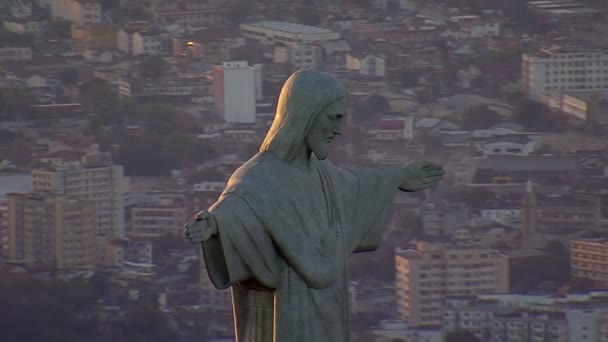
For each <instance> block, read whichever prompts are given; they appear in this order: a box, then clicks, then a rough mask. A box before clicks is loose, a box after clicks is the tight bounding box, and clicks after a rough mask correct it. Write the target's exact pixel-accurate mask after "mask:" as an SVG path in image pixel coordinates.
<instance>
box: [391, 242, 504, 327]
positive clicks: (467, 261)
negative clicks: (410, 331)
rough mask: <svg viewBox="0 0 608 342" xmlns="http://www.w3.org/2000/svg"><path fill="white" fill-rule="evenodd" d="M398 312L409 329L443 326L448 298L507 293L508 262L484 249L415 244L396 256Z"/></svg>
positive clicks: (496, 252) (499, 254)
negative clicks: (445, 304)
mask: <svg viewBox="0 0 608 342" xmlns="http://www.w3.org/2000/svg"><path fill="white" fill-rule="evenodd" d="M395 265H396V272H397V274H396V287H397V305H398V307H397V309H398V311H399V313H400V314H401V316H402V318H403V320H405V321H406V322H407V324H408V325H409V326H410V327H418V326H437V325H440V324H441V323H442V319H443V309H444V301H445V299H446V298H447V296H450V295H470V294H481V293H507V292H508V291H509V261H508V258H507V257H506V256H505V255H503V254H501V253H499V252H498V251H495V250H491V249H488V248H483V247H476V246H469V245H467V246H464V245H442V244H435V243H426V242H421V243H418V245H417V246H416V249H409V250H407V249H397V250H396V255H395Z"/></svg>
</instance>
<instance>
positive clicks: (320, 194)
mask: <svg viewBox="0 0 608 342" xmlns="http://www.w3.org/2000/svg"><path fill="white" fill-rule="evenodd" d="M234 100H235V101H238V99H234ZM346 112H347V92H346V89H345V88H344V87H343V86H342V84H341V83H340V82H339V81H338V80H336V79H335V78H333V77H332V76H330V75H328V74H325V73H321V72H317V71H312V70H305V71H299V72H296V73H295V74H293V75H292V76H291V77H290V78H289V79H288V80H287V81H286V82H285V85H284V86H283V89H282V91H281V95H280V97H279V102H278V108H277V113H276V116H275V118H274V122H273V123H272V126H271V128H270V130H269V132H268V135H267V136H266V139H265V140H264V143H263V144H262V146H261V148H260V151H259V153H257V154H256V155H255V156H254V157H253V158H251V159H250V160H249V161H247V162H246V163H245V164H243V165H242V166H241V167H240V168H238V169H237V170H236V171H235V172H234V174H233V175H232V177H231V178H230V180H229V181H228V184H227V188H226V190H225V191H224V192H223V193H222V195H221V196H220V198H219V199H218V201H217V202H216V203H215V204H214V205H213V206H211V208H209V209H208V210H204V211H201V212H200V213H198V214H197V215H196V216H195V217H194V218H193V219H192V220H190V222H189V223H188V224H187V225H186V229H185V235H186V238H187V239H188V240H189V241H190V242H192V243H197V244H201V247H202V249H203V255H204V259H205V263H206V265H207V270H208V273H209V278H210V279H211V281H212V283H213V284H214V285H215V287H216V288H218V289H226V288H228V287H230V288H231V290H232V301H233V311H234V320H235V322H234V323H235V331H236V339H237V341H239V342H347V341H349V308H348V305H349V296H348V258H349V256H350V254H351V253H355V252H366V251H372V250H375V249H376V248H378V245H379V243H380V242H381V240H382V236H383V233H384V231H385V227H386V225H387V220H388V216H389V215H388V213H389V210H390V208H391V206H392V204H393V199H394V197H395V194H396V192H397V191H398V190H402V191H420V190H424V189H427V188H429V187H432V186H433V185H435V184H437V183H438V182H439V181H440V180H441V179H442V178H443V175H444V173H445V172H444V170H443V169H442V167H440V166H438V165H435V164H433V163H430V162H424V161H414V162H410V163H408V164H406V165H405V166H402V167H392V168H383V169H373V168H365V169H363V168H361V169H356V168H355V169H342V168H339V167H336V166H334V165H333V164H332V163H331V162H329V161H328V160H327V153H328V145H329V144H330V143H331V142H332V140H333V139H334V138H335V137H336V136H337V135H340V133H341V125H342V119H343V117H344V115H345V114H346Z"/></svg>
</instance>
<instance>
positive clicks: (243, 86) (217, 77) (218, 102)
mask: <svg viewBox="0 0 608 342" xmlns="http://www.w3.org/2000/svg"><path fill="white" fill-rule="evenodd" d="M258 77H259V75H258V73H257V72H256V68H255V67H253V66H249V64H248V63H247V62H244V61H232V62H224V63H222V65H221V66H216V67H213V98H214V103H215V109H216V111H217V113H218V114H220V115H221V116H222V117H223V118H224V121H225V122H227V123H253V122H255V114H256V107H255V105H256V85H257V82H256V79H257V78H258ZM236 99H238V101H236Z"/></svg>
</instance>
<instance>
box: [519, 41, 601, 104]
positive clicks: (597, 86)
mask: <svg viewBox="0 0 608 342" xmlns="http://www.w3.org/2000/svg"><path fill="white" fill-rule="evenodd" d="M522 80H523V85H524V88H525V89H526V91H527V92H528V94H529V95H532V96H535V97H540V96H542V95H543V94H545V93H547V92H549V91H553V90H566V91H605V90H608V53H607V52H606V51H603V50H596V49H587V48H584V49H583V48H563V47H558V46H553V47H551V48H546V49H541V50H540V51H538V52H537V53H530V54H524V55H523V56H522Z"/></svg>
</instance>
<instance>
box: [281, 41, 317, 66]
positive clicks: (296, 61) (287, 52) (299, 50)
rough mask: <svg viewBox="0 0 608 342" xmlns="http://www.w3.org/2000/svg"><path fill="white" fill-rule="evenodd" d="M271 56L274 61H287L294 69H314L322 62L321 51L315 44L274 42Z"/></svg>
mask: <svg viewBox="0 0 608 342" xmlns="http://www.w3.org/2000/svg"><path fill="white" fill-rule="evenodd" d="M272 58H273V62H274V63H289V64H291V65H293V67H294V68H295V69H316V68H317V67H318V66H319V65H320V64H321V62H322V53H321V48H320V47H319V46H317V45H309V44H292V45H286V44H276V45H275V46H274V49H273V55H272Z"/></svg>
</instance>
